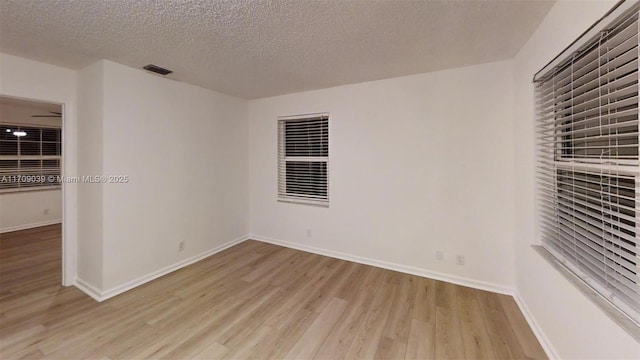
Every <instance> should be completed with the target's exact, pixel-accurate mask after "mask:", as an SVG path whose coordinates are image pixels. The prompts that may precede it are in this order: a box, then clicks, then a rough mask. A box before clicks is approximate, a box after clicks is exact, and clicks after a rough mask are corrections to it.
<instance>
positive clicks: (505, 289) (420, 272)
mask: <svg viewBox="0 0 640 360" xmlns="http://www.w3.org/2000/svg"><path fill="white" fill-rule="evenodd" d="M249 239H252V240H258V241H262V242H266V243H270V244H274V245H280V246H284V247H288V248H291V249H296V250H301V251H306V252H310V253H314V254H318V255H323V256H329V257H332V258H337V259H342V260H346V261H352V262H355V263H359V264H364V265H371V266H375V267H379V268H383V269H387V270H393V271H398V272H402V273H406V274H411V275H416V276H421V277H426V278H430V279H434V280H440V281H446V282H448V283H452V284H456V285H462V286H467V287H472V288H475V289H480V290H486V291H492V292H495V293H499V294H505V295H513V294H514V289H513V288H511V287H509V286H504V285H499V284H493V283H489V282H485V281H480V280H474V279H468V278H464V277H460V276H455V275H449V274H444V273H441V272H437V271H431V270H427V269H422V268H417V267H413V266H406V265H401V264H397V263H391V262H387V261H382V260H376V259H371V258H366V257H362V256H356V255H351V254H347V253H342V252H338V251H333V250H327V249H321V248H317V247H314V246H309V245H302V244H296V243H292V242H288V241H283V240H279V239H274V238H270V237H266V236H261V235H256V234H250V235H249Z"/></svg>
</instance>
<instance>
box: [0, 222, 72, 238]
mask: <svg viewBox="0 0 640 360" xmlns="http://www.w3.org/2000/svg"><path fill="white" fill-rule="evenodd" d="M60 223H62V219H55V220H47V221H41V222H37V223H31V224H22V225H17V226H10V227H6V228H3V229H0V234H4V233H8V232H12V231H20V230H27V229H33V228H37V227H41V226H47V225H55V224H60Z"/></svg>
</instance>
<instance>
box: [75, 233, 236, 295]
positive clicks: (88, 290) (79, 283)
mask: <svg viewBox="0 0 640 360" xmlns="http://www.w3.org/2000/svg"><path fill="white" fill-rule="evenodd" d="M248 239H249V236H247V235H244V236H241V237H239V238H237V239H234V240H231V241H229V242H227V243H224V244H222V245H220V246H216V247H214V248H213V249H209V250H207V251H205V252H202V253H200V254H197V255H194V256H192V257H190V258H187V259H184V260H181V261H178V262H177V263H174V264H172V265H169V266H167V267H164V268H162V269H160V270H157V271H154V272H152V273H149V274H147V275H144V276H141V277H139V278H137V279H134V280H131V281H129V282H126V283H124V284H121V285H118V286H116V287H113V288H111V289H109V290H106V291H100V290H98V289H96V288H95V287H94V286H91V285H89V284H88V283H87V282H86V281H83V280H82V279H79V278H76V281H75V283H74V285H75V286H76V287H77V288H78V289H80V290H82V291H83V292H84V293H85V294H87V295H89V296H91V297H92V298H93V299H94V300H96V301H98V302H101V301H104V300H107V299H109V298H112V297H114V296H116V295H120V294H122V293H124V292H126V291H129V290H131V289H133V288H136V287H138V286H140V285H142V284H145V283H147V282H149V281H152V280H155V279H157V278H159V277H161V276H164V275H166V274H168V273H171V272H174V271H176V270H179V269H182V268H183V267H185V266H189V265H191V264H193V263H195V262H198V261H200V260H202V259H205V258H207V257H209V256H211V255H214V254H217V253H219V252H221V251H223V250H226V249H228V248H230V247H232V246H234V245H237V244H239V243H241V242H243V241H245V240H248Z"/></svg>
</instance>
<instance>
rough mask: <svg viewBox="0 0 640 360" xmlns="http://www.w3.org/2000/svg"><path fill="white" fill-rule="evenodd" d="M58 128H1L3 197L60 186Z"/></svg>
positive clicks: (0, 150)
mask: <svg viewBox="0 0 640 360" xmlns="http://www.w3.org/2000/svg"><path fill="white" fill-rule="evenodd" d="M61 153H62V134H61V130H60V129H59V128H47V127H36V126H18V125H9V124H0V193H3V192H15V191H27V190H39V189H49V188H52V187H57V186H60V182H59V181H60V161H61Z"/></svg>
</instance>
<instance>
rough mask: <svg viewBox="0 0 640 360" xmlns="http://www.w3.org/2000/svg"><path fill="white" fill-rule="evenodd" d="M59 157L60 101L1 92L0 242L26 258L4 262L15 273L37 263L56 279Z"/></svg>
mask: <svg viewBox="0 0 640 360" xmlns="http://www.w3.org/2000/svg"><path fill="white" fill-rule="evenodd" d="M63 157H64V154H63V106H62V105H61V104H55V103H48V102H41V101H33V100H23V99H16V98H10V97H0V237H1V239H0V242H1V243H0V246H2V248H3V249H5V251H4V254H3V255H7V256H13V255H17V254H19V255H20V256H22V257H24V258H26V259H27V260H28V261H27V262H21V258H20V257H12V261H5V264H13V266H14V267H15V269H12V270H13V271H14V272H16V273H23V272H25V273H26V272H29V271H31V272H33V269H36V273H37V272H38V270H37V269H39V271H41V272H42V275H43V276H44V274H46V275H47V278H49V279H52V280H55V281H56V282H57V283H58V284H60V283H63V280H62V276H63V266H62V264H63V261H62V260H63V256H62V254H63V247H64V246H63V243H64V242H63V232H62V225H63V221H64V216H63V208H64V207H63V203H64V201H63V190H62V187H63V181H62V180H63V178H62V175H63V173H62V172H63ZM7 249H11V251H8V250H7ZM6 266H9V265H6ZM2 270H3V271H6V270H7V269H2ZM52 276H53V277H52Z"/></svg>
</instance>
